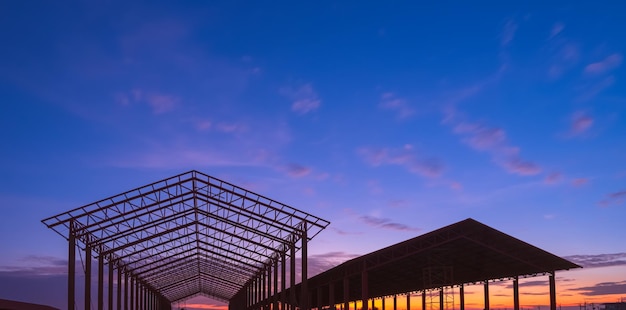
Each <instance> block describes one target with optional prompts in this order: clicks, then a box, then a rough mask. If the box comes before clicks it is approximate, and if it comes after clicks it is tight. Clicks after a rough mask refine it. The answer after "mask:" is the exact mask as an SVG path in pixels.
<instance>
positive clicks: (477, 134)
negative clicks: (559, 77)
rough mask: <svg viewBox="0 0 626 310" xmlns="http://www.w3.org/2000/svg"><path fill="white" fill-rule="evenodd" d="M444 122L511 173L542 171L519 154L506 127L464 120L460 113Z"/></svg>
mask: <svg viewBox="0 0 626 310" xmlns="http://www.w3.org/2000/svg"><path fill="white" fill-rule="evenodd" d="M444 123H447V124H449V125H451V126H452V131H453V133H455V134H457V135H459V136H461V137H463V138H462V141H463V142H464V143H465V144H467V145H469V146H470V147H471V148H473V149H475V150H477V151H482V152H487V153H489V154H491V156H492V159H493V161H494V162H495V163H497V164H498V165H499V166H501V167H502V168H504V169H505V170H506V171H508V172H509V173H513V174H518V175H536V174H538V173H540V172H541V167H539V166H538V165H537V164H535V163H533V162H531V161H528V160H524V159H522V158H521V157H520V156H519V152H520V149H519V147H517V146H513V145H511V144H510V143H509V142H508V139H507V136H506V132H505V131H504V129H502V128H498V127H490V126H487V125H484V124H481V123H471V122H466V121H463V120H461V119H460V116H459V115H458V113H454V114H453V115H450V114H449V115H448V116H447V117H446V121H445V122H444Z"/></svg>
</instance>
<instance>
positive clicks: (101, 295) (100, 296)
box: [98, 248, 104, 310]
mask: <svg viewBox="0 0 626 310" xmlns="http://www.w3.org/2000/svg"><path fill="white" fill-rule="evenodd" d="M98 310H104V256H103V255H102V248H101V249H100V253H99V254H98Z"/></svg>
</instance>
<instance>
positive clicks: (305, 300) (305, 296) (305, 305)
mask: <svg viewBox="0 0 626 310" xmlns="http://www.w3.org/2000/svg"><path fill="white" fill-rule="evenodd" d="M308 240H309V238H308V236H307V227H306V222H303V223H302V236H301V239H300V243H301V245H302V248H301V249H300V250H301V251H302V270H301V272H302V282H301V283H300V287H301V288H302V291H301V292H300V293H301V294H302V297H301V298H302V301H301V307H300V309H301V310H309V284H308V283H309V274H308V270H309V268H308V258H307V257H308V251H307V244H308V243H309V242H308ZM364 310H367V309H364Z"/></svg>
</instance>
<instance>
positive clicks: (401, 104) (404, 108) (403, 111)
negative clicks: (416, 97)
mask: <svg viewBox="0 0 626 310" xmlns="http://www.w3.org/2000/svg"><path fill="white" fill-rule="evenodd" d="M380 107H381V108H383V109H387V110H392V111H395V112H396V113H398V118H401V119H403V118H407V117H409V116H411V115H413V114H414V113H415V110H413V109H412V108H411V107H410V106H409V104H408V103H407V101H406V100H405V99H402V98H398V97H397V96H396V95H395V94H394V93H384V94H382V96H381V98H380Z"/></svg>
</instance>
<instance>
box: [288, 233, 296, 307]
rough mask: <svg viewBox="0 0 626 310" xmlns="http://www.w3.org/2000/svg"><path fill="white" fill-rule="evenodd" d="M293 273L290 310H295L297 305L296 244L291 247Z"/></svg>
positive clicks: (291, 272)
mask: <svg viewBox="0 0 626 310" xmlns="http://www.w3.org/2000/svg"><path fill="white" fill-rule="evenodd" d="M294 242H295V241H294ZM290 250H291V271H290V274H289V278H290V281H289V286H290V289H289V295H290V296H289V299H290V303H289V309H290V310H294V309H295V305H296V244H295V243H294V244H292V245H291V249H290Z"/></svg>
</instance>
